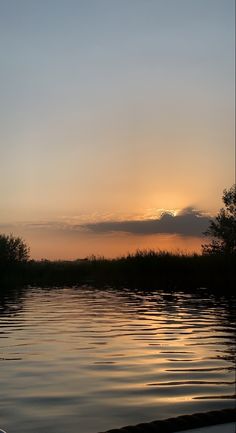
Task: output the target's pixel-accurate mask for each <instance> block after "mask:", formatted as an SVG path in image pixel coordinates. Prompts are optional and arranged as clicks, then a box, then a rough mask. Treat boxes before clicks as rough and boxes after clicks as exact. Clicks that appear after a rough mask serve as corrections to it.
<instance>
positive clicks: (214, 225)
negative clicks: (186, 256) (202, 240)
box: [202, 184, 236, 254]
mask: <svg viewBox="0 0 236 433" xmlns="http://www.w3.org/2000/svg"><path fill="white" fill-rule="evenodd" d="M222 200H223V202H224V205H225V207H224V208H222V209H220V211H219V213H218V214H217V216H216V218H215V219H213V220H210V225H209V228H208V229H207V231H206V232H205V233H204V235H206V236H209V237H211V238H212V240H211V242H210V243H209V244H205V245H202V252H203V254H222V253H224V254H235V253H236V184H234V185H233V186H232V187H231V188H229V189H228V190H227V189H225V190H224V191H223V197H222Z"/></svg>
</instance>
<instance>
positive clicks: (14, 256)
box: [0, 234, 29, 266]
mask: <svg viewBox="0 0 236 433" xmlns="http://www.w3.org/2000/svg"><path fill="white" fill-rule="evenodd" d="M28 259H29V248H28V246H27V245H26V243H25V242H24V241H23V240H22V239H21V238H20V237H15V236H13V235H12V234H10V235H5V234H1V235H0V265H1V266H7V265H14V264H18V263H25V262H27V261H28Z"/></svg>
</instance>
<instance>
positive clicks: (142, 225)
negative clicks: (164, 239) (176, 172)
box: [83, 207, 209, 236]
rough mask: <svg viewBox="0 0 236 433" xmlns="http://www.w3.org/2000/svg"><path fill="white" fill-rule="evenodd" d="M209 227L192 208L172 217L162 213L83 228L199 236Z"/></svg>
mask: <svg viewBox="0 0 236 433" xmlns="http://www.w3.org/2000/svg"><path fill="white" fill-rule="evenodd" d="M208 225H209V218H208V217H207V216H204V215H203V214H202V213H201V212H200V211H198V210H195V209H194V208H192V207H188V208H185V209H183V210H182V211H181V212H180V213H179V214H178V215H176V216H174V215H172V214H170V213H167V212H164V213H163V214H162V215H161V217H160V218H158V219H146V220H133V221H132V220H124V221H103V222H97V223H88V224H85V225H83V227H84V228H85V229H87V230H89V231H91V232H93V233H101V234H102V233H109V232H113V233H114V232H123V233H129V234H135V235H153V234H164V233H165V234H179V235H182V236H201V235H202V234H203V232H204V231H205V230H206V229H207V227H208Z"/></svg>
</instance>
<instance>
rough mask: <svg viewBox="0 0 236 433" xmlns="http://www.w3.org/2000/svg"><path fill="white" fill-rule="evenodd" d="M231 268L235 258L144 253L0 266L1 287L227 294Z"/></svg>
mask: <svg viewBox="0 0 236 433" xmlns="http://www.w3.org/2000/svg"><path fill="white" fill-rule="evenodd" d="M235 264H236V256H235V255H231V256H225V255H200V254H192V255H187V254H184V253H178V254H173V253H169V252H166V251H153V250H144V251H137V252H136V253H134V254H128V255H127V256H123V257H118V258H116V259H106V258H103V257H94V256H92V257H90V258H88V259H84V260H75V261H49V260H41V261H35V260H30V261H29V262H27V263H24V264H18V265H14V266H13V265H10V264H9V265H8V266H4V268H3V267H2V268H1V264H0V282H1V285H2V286H5V285H12V284H17V285H27V284H28V285H44V286H55V285H57V286H58V285H64V284H68V285H80V284H90V285H91V286H92V285H94V286H101V285H103V286H104V285H110V286H114V287H118V286H119V287H121V286H123V287H137V288H147V289H151V288H165V289H170V290H176V289H189V290H193V289H195V288H199V287H206V288H210V289H213V290H214V291H217V292H219V293H225V292H229V293H230V292H232V291H233V287H234V286H235V282H236V278H235V277H236V275H235V270H234V269H235V268H236V267H235Z"/></svg>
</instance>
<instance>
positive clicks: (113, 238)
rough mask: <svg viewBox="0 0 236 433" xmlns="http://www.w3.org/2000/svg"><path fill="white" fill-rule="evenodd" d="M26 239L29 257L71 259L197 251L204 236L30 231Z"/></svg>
mask: <svg viewBox="0 0 236 433" xmlns="http://www.w3.org/2000/svg"><path fill="white" fill-rule="evenodd" d="M25 240H26V241H27V243H29V245H30V252H31V258H33V259H37V260H39V259H42V258H46V259H49V260H58V259H59V260H63V259H65V260H74V259H78V258H85V257H89V256H91V255H95V256H104V257H107V258H115V257H119V256H122V255H126V254H128V253H134V252H135V251H136V250H138V249H153V250H166V251H170V252H178V251H179V252H184V253H187V254H189V253H193V252H196V253H200V252H201V244H202V243H203V242H205V239H203V238H198V237H187V236H185V237H184V236H179V235H168V234H165V235H151V236H140V235H139V236H134V235H127V234H106V235H92V234H90V235H87V236H86V235H82V236H80V237H78V236H76V237H73V236H69V237H66V236H55V235H45V236H42V234H39V233H38V234H36V235H35V234H31V235H28V236H27V237H26V236H25Z"/></svg>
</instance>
